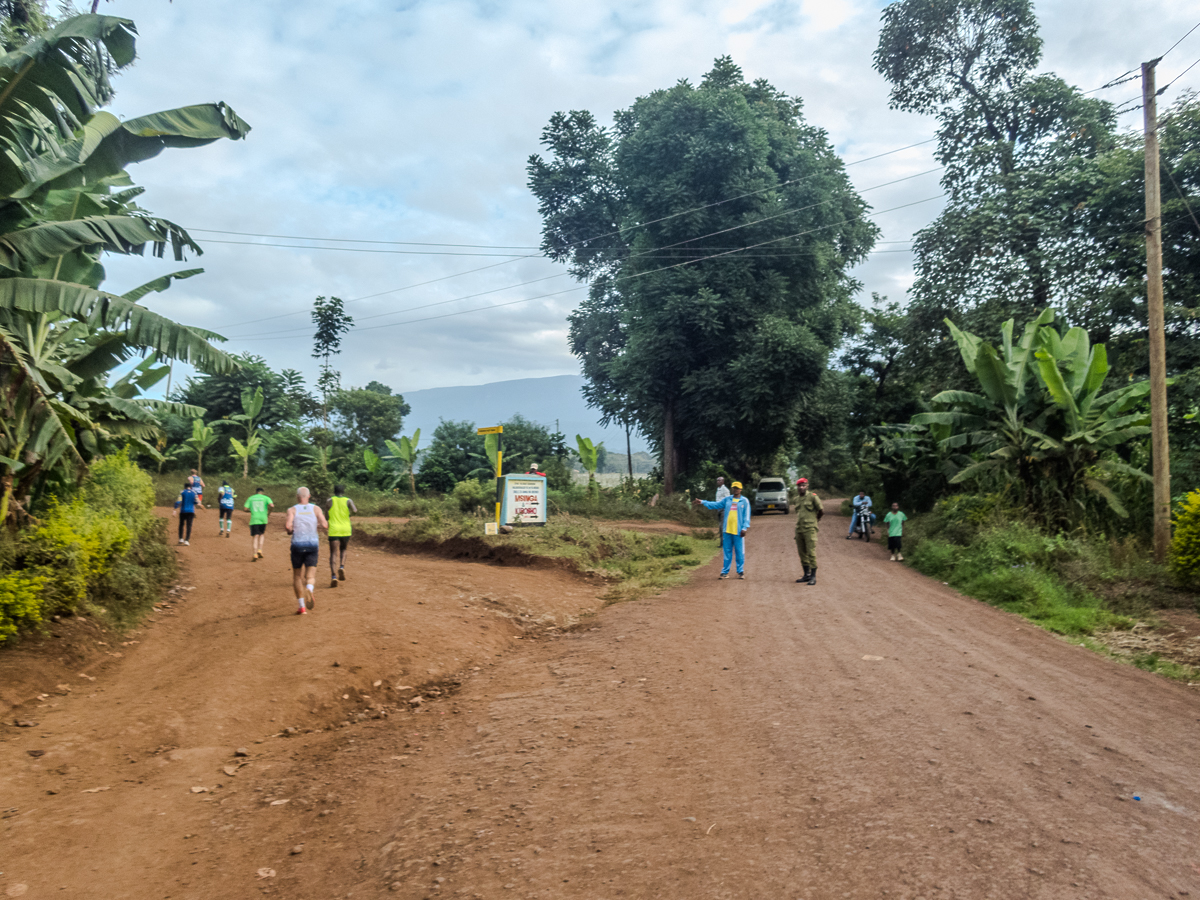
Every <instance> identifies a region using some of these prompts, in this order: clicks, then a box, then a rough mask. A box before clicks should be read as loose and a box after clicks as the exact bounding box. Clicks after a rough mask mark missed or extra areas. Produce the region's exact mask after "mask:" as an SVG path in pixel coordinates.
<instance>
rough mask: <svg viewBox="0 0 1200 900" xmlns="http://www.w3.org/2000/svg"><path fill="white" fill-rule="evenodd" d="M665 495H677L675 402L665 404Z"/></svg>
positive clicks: (663, 445) (663, 459) (663, 457)
mask: <svg viewBox="0 0 1200 900" xmlns="http://www.w3.org/2000/svg"><path fill="white" fill-rule="evenodd" d="M662 465H663V493H664V494H666V495H668V496H670V495H671V494H673V493H675V401H674V400H668V401H667V402H666V403H665V404H663V442H662Z"/></svg>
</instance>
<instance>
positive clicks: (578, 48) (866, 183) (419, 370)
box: [100, 0, 1200, 393]
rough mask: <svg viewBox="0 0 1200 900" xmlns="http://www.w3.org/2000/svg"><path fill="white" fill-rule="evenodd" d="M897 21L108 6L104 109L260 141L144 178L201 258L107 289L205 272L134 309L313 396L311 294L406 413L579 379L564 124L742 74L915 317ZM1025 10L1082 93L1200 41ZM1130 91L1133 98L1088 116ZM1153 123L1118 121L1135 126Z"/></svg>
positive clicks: (812, 15)
mask: <svg viewBox="0 0 1200 900" xmlns="http://www.w3.org/2000/svg"><path fill="white" fill-rule="evenodd" d="M883 5H884V4H883V3H879V2H865V0H686V2H684V0H589V2H586V3H584V2H574V3H572V2H561V0H560V2H545V0H540V2H533V0H512V2H493V0H478V2H463V0H436V2H433V0H428V2H427V0H408V2H388V0H343V2H340V3H336V4H331V3H328V2H316V0H287V2H284V0H254V2H246V0H174V2H170V3H168V2H164V0H106V2H104V3H102V4H101V10H100V11H101V12H103V13H106V14H109V15H119V16H125V17H128V18H131V19H133V20H134V21H135V22H136V24H137V28H138V33H139V39H138V62H137V63H136V65H135V66H134V67H133V68H131V69H130V70H128V71H127V72H125V73H124V74H122V75H121V76H120V77H119V79H118V80H117V83H116V87H117V91H118V94H117V98H116V101H115V102H114V104H113V107H112V108H113V111H114V112H115V113H117V114H118V115H121V116H125V117H132V116H136V115H141V114H145V113H149V112H154V111H158V110H161V109H169V108H173V107H176V106H185V105H188V104H192V103H200V102H208V101H217V100H223V101H225V102H226V103H228V104H229V105H230V106H232V107H233V108H234V109H235V110H236V111H237V112H238V113H239V114H240V115H241V116H242V118H244V119H245V120H246V121H247V122H249V123H250V125H251V126H252V127H253V131H252V132H251V133H250V135H249V136H248V138H247V139H246V140H245V141H238V142H230V141H220V142H217V143H214V144H211V145H209V146H207V147H203V148H200V149H193V150H168V151H165V152H164V153H163V154H161V155H160V156H159V157H157V158H155V159H152V160H149V161H147V162H144V163H141V164H138V165H136V166H134V167H132V168H131V170H130V174H131V175H132V176H133V178H134V180H135V182H137V183H138V184H140V185H143V186H144V187H145V188H146V189H147V191H146V193H145V195H144V196H143V197H142V198H141V201H140V202H141V203H142V205H143V206H145V207H146V208H147V209H149V210H151V211H153V212H154V213H155V214H157V215H160V216H163V217H166V218H168V219H171V220H173V221H175V222H177V223H179V224H180V225H182V226H184V227H185V228H187V229H189V230H190V231H191V233H192V236H193V237H194V238H196V239H197V241H198V242H199V243H200V244H201V245H202V246H203V248H204V254H203V256H202V257H200V258H199V259H191V260H189V261H188V262H187V263H185V264H179V263H175V262H174V261H171V260H157V259H153V258H152V257H149V256H147V257H145V258H140V257H131V258H121V257H107V258H106V260H105V265H106V268H107V270H108V276H109V280H108V282H107V283H106V284H105V288H106V289H108V290H111V291H113V292H115V293H121V292H123V291H126V290H129V289H130V288H132V287H134V286H136V285H138V284H141V283H143V282H145V281H149V280H150V279H152V278H155V277H157V276H159V275H161V274H164V273H167V272H171V271H177V270H179V269H183V268H189V267H192V266H195V265H199V266H203V267H204V269H205V270H206V272H205V274H204V275H201V276H198V277H195V278H192V279H190V280H187V281H183V282H177V283H176V284H175V286H173V287H172V288H171V289H170V290H169V291H167V292H165V293H162V294H154V295H150V296H149V297H148V298H146V299H145V300H144V301H143V302H144V303H145V304H146V305H147V306H150V307H151V308H153V309H155V310H157V311H159V312H162V313H164V314H166V315H169V316H171V317H172V318H174V319H176V320H177V321H182V322H185V323H187V324H190V325H196V326H200V327H203V328H207V329H210V330H213V331H216V332H218V333H220V334H223V335H225V336H226V337H228V339H229V341H228V343H227V344H226V345H225V347H226V349H229V350H231V351H232V352H235V353H242V352H244V351H250V352H253V353H256V354H260V355H261V356H263V357H265V358H266V360H267V361H268V363H269V364H270V365H272V366H273V367H275V368H293V369H298V370H300V371H301V372H303V373H304V374H305V376H306V377H307V378H308V380H309V382H310V384H311V383H313V382H315V379H316V373H317V365H318V364H317V361H316V360H315V359H313V358H312V357H311V342H310V337H311V334H312V330H313V329H312V326H311V322H310V319H309V310H310V309H311V306H312V301H313V299H314V298H315V297H317V296H318V295H326V296H330V295H332V296H338V297H341V298H342V299H343V300H345V301H346V309H347V312H349V313H350V314H351V315H352V316H354V318H355V320H356V324H355V328H354V330H353V331H352V332H351V333H350V334H349V335H347V336H346V338H345V342H344V344H343V352H342V354H341V356H340V357H338V358H337V367H338V368H339V369H340V370H341V372H342V383H343V385H345V386H352V385H353V386H362V385H365V384H366V383H367V382H369V381H372V380H376V381H380V382H383V383H384V384H387V385H389V386H391V387H392V388H393V389H394V390H395V391H398V392H400V393H403V392H404V391H411V390H419V389H423V388H432V387H444V386H451V385H469V384H484V383H487V382H493V381H501V380H506V379H513V378H530V377H538V376H549V375H562V374H573V373H578V371H579V366H578V362H577V361H576V360H575V358H574V357H572V356H571V354H570V352H569V350H568V348H567V321H566V320H567V315H568V314H569V313H570V311H571V310H572V309H573V308H574V307H575V306H576V305H577V304H578V303H579V302H580V300H581V299H582V298H583V296H584V291H583V289H581V287H580V285H579V284H577V283H576V282H574V281H572V279H571V278H570V277H569V276H567V275H566V274H565V269H564V267H562V266H560V265H557V264H555V263H553V262H551V261H549V260H546V259H544V258H541V257H539V255H538V252H537V249H536V248H537V246H538V244H539V242H540V229H541V222H540V218H539V216H538V213H537V203H536V201H535V199H534V198H533V196H532V195H531V194H530V192H529V190H528V188H527V187H526V177H527V176H526V171H525V166H526V163H527V160H528V157H529V155H530V154H532V153H537V152H539V151H540V149H541V148H540V146H539V137H540V134H541V131H542V129H543V127H544V126H545V125H546V123H547V122H548V120H549V118H550V116H551V115H553V114H554V113H555V112H556V111H560V110H570V109H587V110H590V111H592V112H593V113H594V114H595V115H596V116H597V117H598V118H599V119H600V120H601V121H602V122H607V121H609V120H610V118H611V115H612V113H613V111H614V110H617V109H622V108H625V107H628V106H629V105H630V104H631V103H632V102H633V101H634V100H635V99H636V98H637V97H639V96H642V95H645V94H646V93H648V92H650V91H652V90H655V89H657V88H663V87H669V86H670V85H672V84H674V83H675V82H676V81H678V80H679V79H688V80H690V81H692V82H696V81H698V80H699V79H700V78H701V77H702V76H703V75H704V73H705V72H707V71H708V70H709V69H710V68H711V66H712V62H713V60H714V59H715V58H716V57H718V56H721V55H724V54H729V55H730V56H732V57H733V59H734V61H735V62H736V63H737V64H738V65H740V66H741V67H742V68H743V70H744V71H745V74H746V77H747V79H754V78H766V79H767V80H769V81H770V82H771V83H772V84H774V85H775V86H776V87H777V88H779V89H781V90H784V91H786V92H788V93H790V94H793V95H795V96H797V97H800V98H802V99H803V101H804V114H805V117H806V118H807V120H808V121H809V122H810V123H811V124H814V125H817V126H819V127H820V128H823V129H825V130H826V132H827V133H828V134H829V137H830V140H831V141H832V143H833V145H834V147H835V149H836V150H837V152H838V153H839V154H840V155H841V156H842V158H843V159H844V160H845V162H846V163H847V165H848V169H847V172H848V173H849V175H850V177H851V179H852V181H853V182H854V184H855V186H856V187H857V188H858V190H859V191H860V192H862V196H863V198H864V199H865V200H866V201H867V202H868V203H869V204H870V205H871V207H872V209H873V213H872V214H873V216H874V219H875V221H876V222H877V223H878V224H879V225H880V227H881V228H882V234H881V235H880V243H879V244H878V245H877V248H876V252H875V253H873V254H872V256H871V258H870V259H869V260H868V261H867V262H866V263H864V264H862V265H861V266H859V267H857V268H856V269H855V270H854V271H853V275H854V277H856V278H857V279H858V280H859V281H861V282H862V284H863V292H862V295H861V298H860V299H861V301H862V302H864V303H869V302H870V297H871V294H872V293H873V292H874V293H879V294H881V295H885V296H887V297H889V298H890V299H893V300H903V299H904V295H905V291H906V289H907V288H908V286H909V285H910V284H911V281H912V267H911V255H910V253H909V251H908V247H909V243H908V241H909V240H910V239H911V237H912V235H913V233H914V232H915V231H916V230H918V229H920V228H921V227H922V226H924V225H926V224H927V223H928V222H930V221H931V220H932V219H933V218H934V217H935V216H936V215H937V212H938V210H939V203H940V201H939V200H937V199H936V198H937V197H938V195H939V194H940V193H941V190H940V187H939V185H938V173H937V172H936V171H934V172H930V171H929V170H932V169H935V168H936V163H935V162H934V161H933V159H932V148H933V145H932V144H931V143H924V144H921V143H920V142H923V141H928V139H929V138H931V137H932V136H933V134H934V127H935V126H934V122H933V120H932V119H930V118H928V117H922V116H916V115H912V114H909V113H902V112H896V111H893V110H889V109H888V85H887V83H886V82H885V81H884V80H883V78H882V77H881V76H880V75H879V74H878V73H876V72H875V71H874V70H873V69H872V68H871V54H872V52H873V50H874V48H875V45H876V41H877V38H878V31H879V14H880V10H881V8H882V7H883ZM1036 8H1037V12H1038V15H1039V18H1040V20H1041V23H1042V36H1043V39H1044V41H1045V46H1044V56H1043V61H1042V69H1043V70H1048V71H1054V72H1057V73H1058V74H1059V75H1061V76H1063V77H1064V78H1066V79H1067V80H1068V81H1070V82H1071V83H1074V84H1076V85H1078V86H1079V87H1080V88H1081V89H1083V90H1091V89H1093V88H1096V87H1099V86H1100V85H1102V84H1104V83H1105V82H1107V81H1108V80H1110V79H1112V78H1113V77H1115V76H1118V75H1120V74H1121V73H1123V72H1126V71H1127V70H1129V69H1133V68H1136V67H1137V66H1138V64H1139V63H1140V62H1142V61H1143V60H1146V59H1150V58H1152V57H1155V56H1159V55H1161V54H1162V53H1163V52H1164V51H1165V50H1166V49H1167V48H1168V47H1170V46H1171V45H1172V44H1174V43H1175V42H1176V41H1177V40H1178V39H1179V38H1180V37H1181V36H1183V35H1184V34H1185V33H1186V32H1187V31H1188V29H1190V28H1191V27H1192V26H1193V25H1195V24H1196V23H1197V21H1200V10H1198V9H1197V8H1196V7H1193V6H1191V4H1187V3H1177V2H1176V3H1168V2H1161V0H1144V2H1139V3H1136V4H1135V3H1130V2H1124V3H1120V2H1097V0H1055V2H1050V0H1047V2H1043V3H1039V4H1037V7H1036ZM1198 57H1200V30H1197V31H1196V32H1194V33H1193V34H1192V35H1191V36H1190V37H1189V38H1187V39H1186V40H1185V41H1183V42H1182V43H1181V44H1180V45H1179V46H1178V47H1177V48H1175V49H1174V50H1173V51H1172V52H1171V53H1170V54H1168V56H1167V57H1166V58H1165V59H1164V60H1163V62H1162V63H1161V64H1160V69H1159V72H1160V75H1159V83H1160V84H1163V83H1166V81H1168V80H1169V79H1170V78H1171V77H1173V76H1174V75H1175V74H1178V73H1179V72H1181V71H1182V70H1183V69H1184V68H1186V67H1187V66H1188V65H1189V64H1191V63H1192V62H1194V61H1195V60H1196V59H1197V58H1198ZM1187 87H1200V66H1197V67H1196V68H1195V69H1193V70H1192V71H1191V72H1190V73H1188V74H1187V75H1185V76H1184V77H1183V78H1181V79H1180V81H1179V82H1177V84H1176V85H1175V86H1174V87H1173V88H1172V89H1171V91H1170V93H1168V94H1167V95H1166V96H1165V97H1164V98H1163V101H1161V102H1166V103H1169V102H1170V101H1171V100H1172V99H1174V98H1175V97H1177V96H1178V94H1179V92H1180V90H1182V89H1184V88H1187ZM1139 93H1140V88H1139V86H1138V84H1137V83H1136V82H1133V83H1129V84H1124V85H1121V86H1119V87H1116V88H1112V89H1109V90H1107V91H1104V92H1101V93H1100V94H1099V96H1103V97H1105V98H1107V99H1110V100H1113V101H1124V100H1126V99H1129V98H1132V97H1135V96H1138V95H1139ZM1140 115H1141V114H1140V112H1135V113H1133V114H1130V115H1126V116H1124V117H1123V119H1122V122H1123V124H1125V125H1126V126H1127V127H1137V128H1140V126H1141V118H1140ZM914 144H920V145H919V146H911V145H914ZM905 147H908V148H909V149H901V148H905ZM896 151H899V152H896ZM880 154H886V155H883V156H880ZM871 157H878V158H876V159H870V158H871ZM862 160H866V161H862ZM860 161H862V162H860ZM898 179H904V180H902V181H899V182H898V183H895V184H890V185H889V184H887V183H889V182H896V181H897V180H898ZM880 185H885V186H882V187H880ZM897 207H902V208H897ZM235 232H236V233H235ZM254 235H276V236H284V237H257V236H254ZM371 242H375V243H371ZM402 242H403V243H402ZM272 244H285V245H290V246H289V247H279V246H271V245H272ZM450 245H468V246H450Z"/></svg>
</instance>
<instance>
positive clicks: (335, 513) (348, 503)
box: [329, 484, 358, 588]
mask: <svg viewBox="0 0 1200 900" xmlns="http://www.w3.org/2000/svg"><path fill="white" fill-rule="evenodd" d="M350 513H354V514H355V515H357V514H358V507H357V506H355V505H354V501H353V500H351V499H350V498H349V497H347V496H346V489H345V488H344V487H343V486H342V485H340V484H338V485H334V488H333V496H332V497H330V498H329V586H330V587H331V588H335V587H337V586H338V582H339V581H345V580H346V545H347V544H349V543H350V532H351V531H352V530H353V529H352V528H351V527H350Z"/></svg>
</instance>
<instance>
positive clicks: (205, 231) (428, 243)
mask: <svg viewBox="0 0 1200 900" xmlns="http://www.w3.org/2000/svg"><path fill="white" fill-rule="evenodd" d="M188 231H199V232H201V233H203V234H233V235H237V236H239V237H260V238H275V239H277V240H283V241H327V242H329V243H336V244H394V245H399V246H405V247H466V248H469V249H475V250H540V249H541V248H540V247H534V246H532V245H529V244H451V243H446V242H444V241H380V240H371V239H368V238H327V237H314V236H313V235H297V234H260V233H258V232H256V231H222V230H221V229H219V228H189V229H188ZM271 246H274V245H271Z"/></svg>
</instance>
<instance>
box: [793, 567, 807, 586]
mask: <svg viewBox="0 0 1200 900" xmlns="http://www.w3.org/2000/svg"><path fill="white" fill-rule="evenodd" d="M807 582H808V566H805V567H804V577H803V578H797V579H796V584H805V583H807Z"/></svg>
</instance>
